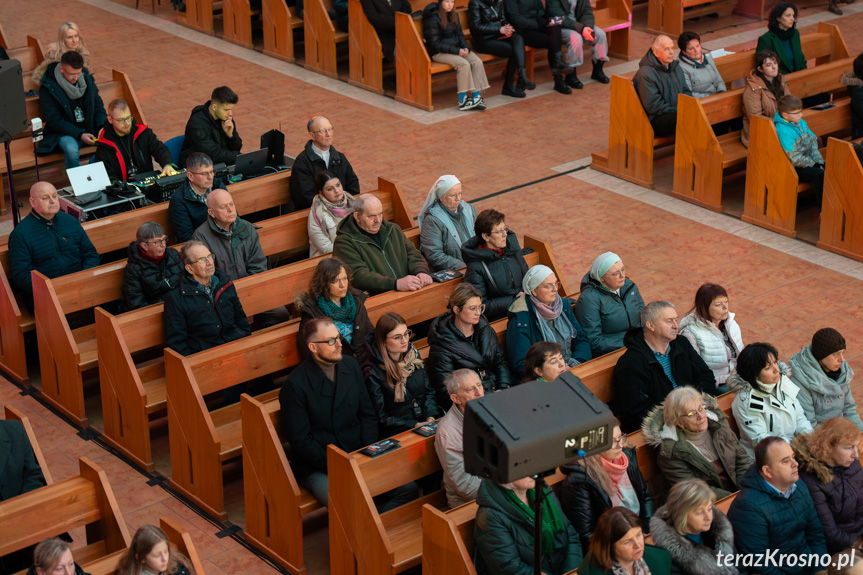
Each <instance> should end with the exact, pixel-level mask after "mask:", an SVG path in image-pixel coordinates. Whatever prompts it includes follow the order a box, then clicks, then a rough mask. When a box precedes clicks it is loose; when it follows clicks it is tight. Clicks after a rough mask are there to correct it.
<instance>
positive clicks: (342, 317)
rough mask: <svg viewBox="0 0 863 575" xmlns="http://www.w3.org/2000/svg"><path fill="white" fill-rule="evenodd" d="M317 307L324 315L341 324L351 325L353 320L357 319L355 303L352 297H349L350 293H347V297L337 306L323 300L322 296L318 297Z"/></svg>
mask: <svg viewBox="0 0 863 575" xmlns="http://www.w3.org/2000/svg"><path fill="white" fill-rule="evenodd" d="M318 307H319V308H321V311H322V312H324V315H326V316H327V317H331V318H333V319H334V320H335V321H340V322H342V323H349V324H353V323H354V319H355V318H356V317H357V302H356V301H355V300H354V296H352V295H351V292H348V293H347V295H346V296H345V297H343V298H342V304H341V305H337V304H336V303H335V302H332V301H330V300H328V299H324V297H323V296H318Z"/></svg>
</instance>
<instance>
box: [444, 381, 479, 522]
mask: <svg viewBox="0 0 863 575" xmlns="http://www.w3.org/2000/svg"><path fill="white" fill-rule="evenodd" d="M445 385H446V390H447V393H449V396H450V399H452V407H451V408H450V409H449V411H448V412H447V414H446V415H445V416H444V417H443V419H441V420H440V423H439V424H438V427H437V434H436V436H435V441H434V450H435V453H437V456H438V459H440V464H441V467H443V486H444V490H445V491H446V501H447V505H449V506H450V508H455V507H458V506H459V505H463V504H465V503H467V502H468V501H472V500H474V499H476V492H477V490H478V489H479V484H480V483H482V478H481V477H477V476H475V475H470V474H469V473H466V472H465V470H464V447H463V445H462V436H463V435H462V434H463V429H464V406H465V404H466V403H467V402H468V401H470V400H471V399H476V398H478V397H482V396H484V395H485V391H484V390H483V387H482V381H480V378H479V375H477V373H476V372H475V371H473V370H471V369H457V370H455V371H454V372H452V373H451V374H450V375H449V377H447V378H446V382H445Z"/></svg>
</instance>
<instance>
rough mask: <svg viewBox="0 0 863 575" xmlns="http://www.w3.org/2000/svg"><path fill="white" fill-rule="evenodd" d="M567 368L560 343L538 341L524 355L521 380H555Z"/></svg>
mask: <svg viewBox="0 0 863 575" xmlns="http://www.w3.org/2000/svg"><path fill="white" fill-rule="evenodd" d="M566 370H567V367H566V361H565V360H564V359H563V351H562V350H561V347H560V344H559V343H557V342H554V341H538V342H536V343H535V344H533V345H532V346H530V349H529V350H527V355H526V356H525V357H524V373H523V374H522V377H521V381H522V383H524V382H526V381H533V380H536V381H554V380H555V379H557V377H558V376H559V375H560V374H561V373H563V372H564V371H566Z"/></svg>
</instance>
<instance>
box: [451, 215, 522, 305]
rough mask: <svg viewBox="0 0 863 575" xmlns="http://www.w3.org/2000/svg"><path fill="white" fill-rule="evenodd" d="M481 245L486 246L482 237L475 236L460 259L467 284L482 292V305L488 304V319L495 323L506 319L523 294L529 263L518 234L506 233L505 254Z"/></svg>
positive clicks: (465, 245)
mask: <svg viewBox="0 0 863 575" xmlns="http://www.w3.org/2000/svg"><path fill="white" fill-rule="evenodd" d="M481 245H485V244H484V242H483V240H482V238H481V237H478V236H474V237H472V238H471V239H469V240H468V241H466V242H465V243H464V245H462V247H461V259H462V260H464V263H465V265H466V266H467V271H466V272H465V275H464V281H466V282H467V283H469V284H471V285H473V286H474V287H476V289H478V290H479V291H480V293H481V294H482V303H484V304H485V317H486V318H488V320H489V321H494V320H496V319H501V318H503V317H506V310H507V308H509V305H510V304H511V303H512V302H513V301H514V300H515V296H516V295H517V294H518V293H519V292H521V280H522V279H523V278H524V274H526V273H527V262H526V261H524V256H523V255H521V246H519V245H518V238H517V237H516V235H515V232H511V231H510V232H507V233H506V247H505V248H504V250H503V255H498V253H497V252H496V251H494V250H490V249H486V248H484V247H480V246H481ZM483 264H485V267H483ZM486 267H487V268H488V273H486V269H485V268H486Z"/></svg>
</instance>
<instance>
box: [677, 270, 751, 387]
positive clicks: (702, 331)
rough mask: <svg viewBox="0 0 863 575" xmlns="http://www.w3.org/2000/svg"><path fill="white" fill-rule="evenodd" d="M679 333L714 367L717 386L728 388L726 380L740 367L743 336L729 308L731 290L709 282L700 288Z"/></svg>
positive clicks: (708, 365)
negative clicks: (738, 358)
mask: <svg viewBox="0 0 863 575" xmlns="http://www.w3.org/2000/svg"><path fill="white" fill-rule="evenodd" d="M679 335H683V336H684V337H686V339H688V340H689V343H691V344H692V348H693V349H694V350H695V351H696V352H697V353H698V355H700V356H701V359H703V360H704V363H706V364H707V367H709V368H710V369H711V370H712V371H713V377H715V378H716V386H717V388H719V386H722V387H721V388H719V389H720V391H719V393H725V392H726V391H728V389H727V386H725V380H726V379H728V376H729V374H731V373H733V372H734V370H735V368H736V365H737V356H738V355H739V354H740V351H741V350H742V349H743V339H742V337H741V335H740V326H739V325H737V322H736V321H734V314H733V313H731V312H730V311H728V292H727V291H725V288H724V287H722V286H720V285H716V284H712V283H706V284H704V285H702V286H701V287H700V288H698V291H697V292H695V305H694V306H693V307H692V311H690V312H689V314H687V316H686V317H684V318H683V320H681V322H680V332H679Z"/></svg>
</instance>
